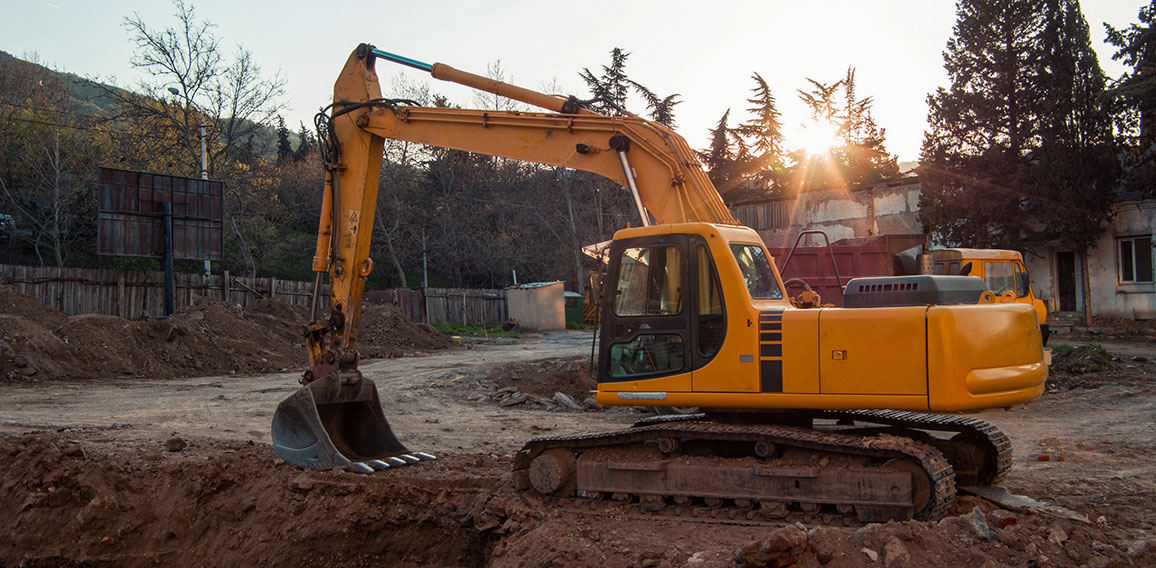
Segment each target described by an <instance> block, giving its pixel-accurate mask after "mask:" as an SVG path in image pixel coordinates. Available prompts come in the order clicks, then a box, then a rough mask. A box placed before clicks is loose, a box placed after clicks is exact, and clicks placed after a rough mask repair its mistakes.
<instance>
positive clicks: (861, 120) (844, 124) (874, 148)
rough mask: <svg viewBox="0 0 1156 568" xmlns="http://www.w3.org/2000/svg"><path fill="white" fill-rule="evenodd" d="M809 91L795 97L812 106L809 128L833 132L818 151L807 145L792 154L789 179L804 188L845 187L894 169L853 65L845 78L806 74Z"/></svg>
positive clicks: (896, 167) (886, 174) (894, 161)
mask: <svg viewBox="0 0 1156 568" xmlns="http://www.w3.org/2000/svg"><path fill="white" fill-rule="evenodd" d="M807 81H808V82H809V83H811V90H809V91H804V90H799V99H800V100H802V101H803V103H804V104H806V105H807V106H808V107H810V109H811V119H812V125H811V128H816V129H820V130H823V129H826V130H829V131H830V132H831V133H832V141H831V143H832V145H831V147H829V148H826V149H824V150H823V151H822V152H813V150H812V151H810V152H813V153H809V151H808V150H807V149H806V148H803V149H800V150H797V151H795V152H794V153H793V154H792V158H793V160H794V162H795V163H794V164H793V165H792V166H791V168H790V169H789V171H790V173H791V177H792V180H793V183H794V184H795V185H796V187H797V188H798V189H800V190H803V189H807V188H846V187H853V186H859V185H865V184H871V183H876V182H879V181H882V180H885V179H887V178H890V177H892V176H894V175H896V174H898V173H899V165H898V161H897V159H896V157H895V156H893V155H891V154H889V153H888V152H887V149H886V148H885V147H884V142H885V138H886V132H885V131H884V129H882V128H879V127H878V126H877V125H876V124H875V120H874V118H872V116H871V106H872V104H873V103H874V99H873V98H872V97H866V98H863V99H860V98H858V96H857V94H856V92H857V91H856V84H855V68H854V67H848V68H847V74H846V75H845V76H844V78H842V79H840V80H838V81H836V82H834V83H829V84H828V83H823V82H820V81H816V80H815V79H811V78H809V77H808V78H807Z"/></svg>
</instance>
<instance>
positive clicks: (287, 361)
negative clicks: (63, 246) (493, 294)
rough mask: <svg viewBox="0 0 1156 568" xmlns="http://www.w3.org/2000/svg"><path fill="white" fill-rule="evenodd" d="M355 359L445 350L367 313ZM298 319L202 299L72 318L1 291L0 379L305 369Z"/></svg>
mask: <svg viewBox="0 0 1156 568" xmlns="http://www.w3.org/2000/svg"><path fill="white" fill-rule="evenodd" d="M361 321H362V342H363V343H364V344H365V345H364V348H362V350H361V352H362V356H363V357H365V358H374V357H398V356H402V355H410V354H414V353H418V352H423V351H429V350H433V349H444V348H447V347H450V346H451V345H453V344H452V342H451V341H450V339H449V338H448V337H446V336H444V335H442V334H441V333H438V331H437V330H435V329H434V328H432V327H430V326H428V325H425V324H417V323H414V322H412V321H410V320H409V319H408V318H407V317H406V315H405V314H404V313H403V312H401V310H399V309H398V308H397V307H395V306H391V305H386V306H374V305H368V306H367V307H366V309H365V311H364V313H363V315H362V320H361ZM306 323H307V321H306V317H305V314H303V313H302V311H301V310H299V309H298V308H296V307H294V306H293V305H291V304H288V303H286V302H283V301H280V300H273V299H263V300H258V301H256V302H253V303H252V304H250V305H249V306H247V307H245V308H241V307H240V306H237V305H226V304H224V303H222V302H221V301H219V300H215V299H212V298H200V299H199V300H197V302H196V304H194V305H193V306H191V307H189V308H187V309H185V310H182V311H180V312H178V313H175V314H173V316H172V317H170V318H167V319H165V320H160V321H150V322H137V321H129V320H125V319H121V318H118V317H115V316H105V315H96V314H83V315H76V316H72V317H69V316H67V315H65V314H64V313H62V312H60V311H58V310H55V309H53V308H50V307H48V306H46V305H44V304H42V303H40V302H39V301H37V300H36V299H34V298H32V297H29V296H25V295H23V294H17V293H14V292H12V291H11V290H8V289H6V288H2V287H0V324H2V325H0V380H8V381H39V380H54V379H69V380H78V379H103V378H113V377H143V378H155V379H167V378H173V377H194V376H207V375H223V374H253V373H270V372H279V371H285V370H298V369H303V368H304V367H305V365H306V362H307V356H306V351H305V341H304V339H303V338H302V336H301V329H302V328H303V327H304V326H305V325H306Z"/></svg>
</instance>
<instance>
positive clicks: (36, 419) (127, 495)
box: [0, 289, 1156, 568]
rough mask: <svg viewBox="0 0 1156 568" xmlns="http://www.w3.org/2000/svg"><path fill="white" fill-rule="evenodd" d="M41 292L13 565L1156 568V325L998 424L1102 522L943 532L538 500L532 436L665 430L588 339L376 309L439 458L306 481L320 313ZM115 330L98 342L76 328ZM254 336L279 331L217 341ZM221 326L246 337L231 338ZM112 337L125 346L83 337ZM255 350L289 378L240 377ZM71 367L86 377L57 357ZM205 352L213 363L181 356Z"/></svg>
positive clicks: (377, 375)
mask: <svg viewBox="0 0 1156 568" xmlns="http://www.w3.org/2000/svg"><path fill="white" fill-rule="evenodd" d="M29 300H30V299H27V298H24V297H19V296H18V295H14V294H11V293H10V292H7V293H6V292H3V289H0V324H3V327H0V365H3V366H0V371H4V374H0V465H2V471H3V476H0V511H2V512H3V515H0V531H3V533H4V535H5V537H4V538H2V539H0V568H8V567H15V566H152V565H164V566H207V565H209V566H239V565H248V566H264V565H269V566H375V567H376V566H599V567H606V568H610V567H625V566H640V567H641V566H654V567H657V566H672V567H673V566H790V565H794V566H802V567H812V566H833V567H839V566H874V565H877V566H887V567H895V566H912V567H914V566H929V567H948V566H950V567H957V566H977V567H979V566H983V567H989V568H990V567H996V566H1156V550H1154V549H1156V513H1154V512H1153V511H1154V507H1153V505H1152V503H1153V501H1154V500H1156V429H1154V428H1153V425H1154V424H1156V363H1154V362H1153V359H1156V339H1154V338H1153V337H1151V336H1150V334H1148V333H1147V332H1142V333H1129V334H1126V335H1125V336H1122V337H1114V336H1111V335H1110V334H1107V335H1103V336H1093V337H1087V336H1085V337H1083V338H1082V339H1080V340H1078V341H1077V340H1074V339H1072V338H1071V337H1054V338H1053V340H1052V344H1053V346H1058V345H1059V344H1065V345H1069V346H1070V347H1067V348H1062V349H1057V352H1056V355H1057V372H1055V373H1054V374H1053V377H1052V378H1051V379H1050V380H1049V387H1048V391H1047V392H1046V393H1045V394H1044V396H1043V397H1041V398H1040V399H1039V400H1038V401H1036V402H1035V403H1033V404H1032V405H1030V406H1028V407H1027V408H1020V409H1016V410H1015V411H1011V412H1008V411H1003V410H999V411H989V412H984V413H982V414H980V415H979V417H981V418H983V419H985V420H988V421H990V422H992V423H994V424H995V425H997V426H998V427H1000V428H1002V429H1003V430H1004V431H1005V432H1007V433H1008V434H1009V435H1010V437H1011V439H1012V441H1013V444H1014V448H1015V452H1016V453H1015V461H1014V467H1013V470H1012V472H1011V474H1010V475H1009V477H1008V478H1007V479H1006V481H1005V482H1004V484H1003V485H1004V486H1005V487H1007V488H1008V489H1009V490H1010V491H1012V492H1013V493H1017V494H1022V495H1027V496H1031V497H1034V498H1036V499H1041V500H1046V501H1049V502H1052V503H1055V504H1057V505H1060V506H1062V507H1065V508H1067V509H1070V510H1072V511H1074V512H1076V513H1079V514H1080V515H1082V516H1084V517H1086V519H1087V521H1086V522H1085V521H1083V520H1079V519H1071V518H1065V517H1063V516H1057V515H1053V514H1046V513H1042V512H1030V511H1004V510H1003V509H1001V507H1000V506H999V505H996V504H994V503H991V502H988V501H984V500H982V499H980V498H978V497H974V496H961V498H960V499H959V500H958V502H957V505H956V507H955V509H954V511H953V512H952V514H951V515H950V516H949V517H948V518H946V519H944V520H941V521H937V522H918V521H910V522H903V523H896V522H891V523H887V524H875V525H868V526H864V527H842V526H840V527H827V526H821V525H811V526H805V525H796V524H787V525H785V526H766V525H761V526H748V525H744V524H731V523H730V522H718V521H713V520H707V521H705V522H700V521H697V520H693V521H688V520H671V519H664V518H662V517H645V516H640V515H636V514H632V513H629V512H622V513H617V512H615V511H613V510H611V512H610V513H606V514H600V515H597V516H596V515H590V514H576V513H569V512H560V511H555V510H551V509H547V508H544V507H542V506H540V505H537V504H535V503H531V502H527V501H525V500H524V499H523V498H522V497H521V496H520V495H518V494H517V492H516V491H515V490H514V486H513V480H512V474H511V472H510V469H511V460H512V457H513V455H514V454H515V452H516V451H517V450H518V448H519V447H521V445H522V444H523V443H524V442H525V441H526V440H527V439H529V438H532V437H536V436H553V435H564V434H576V433H583V432H599V431H607V430H613V429H618V428H623V427H626V426H628V425H629V424H630V423H632V422H633V421H635V420H637V419H639V418H641V417H644V416H647V414H645V413H644V411H642V410H640V409H637V408H596V407H594V406H593V405H592V404H591V403H590V402H589V401H585V396H586V391H587V390H588V389H589V388H590V387H591V386H592V384H593V383H592V382H591V381H590V379H589V376H588V375H589V373H588V371H587V360H588V358H589V355H590V339H591V337H590V333H589V332H553V333H544V334H538V335H530V336H527V337H525V338H524V339H522V340H521V341H519V342H517V343H508V342H507V343H503V344H499V343H497V342H486V341H481V342H470V341H468V340H467V341H466V342H465V344H464V345H458V344H456V343H451V342H449V341H448V340H443V339H442V338H438V337H435V336H433V335H429V332H430V330H429V329H427V328H426V327H424V326H418V325H415V324H412V322H408V321H406V320H404V317H403V316H402V317H401V318H400V319H399V318H398V313H395V311H396V310H394V311H391V310H390V309H389V308H390V307H385V308H376V309H377V310H378V311H379V312H382V313H384V314H385V315H387V316H389V317H385V316H382V315H381V314H379V316H380V317H379V318H378V320H379V321H380V322H384V323H380V326H383V327H381V329H379V331H381V332H382V333H385V334H386V335H387V336H388V337H389V339H387V338H386V337H384V336H383V337H378V343H381V344H386V345H384V346H379V347H377V348H375V350H376V351H377V353H376V356H380V357H386V358H380V359H371V360H368V361H366V362H364V363H363V365H362V369H363V371H364V372H365V375H366V376H367V377H369V378H371V379H373V380H374V381H375V382H376V383H377V385H378V387H379V389H380V392H381V398H382V403H383V405H384V407H385V411H386V415H387V416H388V417H389V419H390V421H391V423H392V426H393V429H394V430H395V431H396V432H397V434H398V436H399V438H401V440H402V441H403V442H404V443H406V444H407V445H408V446H409V447H410V448H411V449H413V450H415V451H426V452H429V453H432V454H436V455H437V456H438V460H436V461H433V462H428V463H423V464H420V465H416V466H410V467H403V468H397V469H392V470H387V471H384V472H378V473H376V474H372V475H360V474H354V473H347V472H342V471H304V470H300V469H297V468H294V467H292V466H289V465H286V464H284V463H283V462H281V461H280V460H279V459H277V457H276V455H275V454H274V452H273V450H272V446H271V443H270V439H269V423H270V419H271V417H272V413H273V410H274V409H275V408H276V405H277V403H278V402H279V401H280V400H281V399H283V398H285V397H286V396H288V395H289V394H290V393H292V392H293V390H294V389H295V388H296V387H297V379H298V377H299V374H300V370H301V368H302V367H303V366H304V355H303V349H302V350H301V351H300V353H301V354H300V355H293V354H292V353H291V352H290V351H289V349H290V348H292V349H298V348H299V347H301V346H300V345H298V344H297V339H295V338H294V337H293V336H291V335H290V334H288V333H282V332H285V330H287V329H289V327H291V326H292V325H295V324H296V323H297V322H296V320H297V319H298V318H299V317H300V316H299V315H294V313H293V312H292V310H290V309H288V308H287V307H286V306H276V305H272V306H269V305H266V306H264V307H261V308H258V309H254V310H250V311H244V310H240V309H238V308H235V307H233V308H230V307H228V306H223V305H213V304H211V303H209V304H203V305H200V306H199V307H198V308H195V309H193V310H189V311H186V312H184V313H182V314H178V315H177V316H174V318H171V319H170V320H168V321H164V322H125V321H123V320H116V318H106V317H105V316H73V317H72V318H69V317H67V316H64V315H63V314H59V313H58V312H56V313H55V314H53V313H52V310H50V309H49V308H44V307H43V306H39V307H38V306H36V305H34V304H33V303H31V302H30V301H29ZM282 308H284V309H282ZM198 310H199V311H200V312H201V313H200V314H199V315H198V314H197V313H196V312H197V311H198ZM221 310H224V311H221ZM371 311H372V309H371ZM77 318H80V319H81V321H80V322H79V323H78V322H77V321H76V320H77ZM94 318H96V319H97V320H99V321H97V322H96V323H99V324H100V325H98V326H96V327H95V329H96V332H97V335H95V336H91V337H90V336H85V335H84V334H83V333H81V332H78V331H75V330H76V329H80V328H81V327H83V326H81V325H80V324H84V325H86V326H87V325H91V324H92V323H93V322H88V321H84V320H93V319H94ZM214 318H218V319H216V320H214ZM205 320H213V321H212V325H211V326H210V325H208V324H205ZM250 325H252V326H257V327H254V328H253V329H258V328H260V326H267V327H269V326H271V328H275V329H280V330H281V332H277V333H273V332H270V333H266V334H265V335H263V336H261V335H258V336H256V337H254V336H253V333H251V332H247V335H246V333H240V332H231V331H228V330H222V329H220V328H219V327H216V326H226V327H230V328H232V329H234V330H241V331H245V330H247V329H249V328H247V327H245V326H250ZM150 326H151V327H150ZM166 326H167V327H166ZM173 329H177V330H178V331H171V330H173ZM387 332H388V333H387ZM68 333H72V335H71V336H69V335H67V334H68ZM214 333H220V334H224V335H229V334H230V333H231V334H232V335H235V336H236V337H232V336H230V339H229V341H230V342H231V343H228V344H216V343H213V341H215V339H214V338H213V337H212V334H214ZM117 334H122V335H129V336H130V337H132V338H133V339H132V340H133V341H134V342H135V344H134V346H129V347H128V349H130V350H131V349H135V350H136V351H138V352H144V354H139V353H138V355H136V359H134V360H136V361H141V362H146V363H148V365H147V366H145V367H141V368H140V369H136V370H134V368H133V367H132V366H131V365H127V364H123V362H121V363H117V364H116V365H111V366H110V364H109V363H108V362H106V361H104V360H103V359H100V358H99V357H97V355H95V354H93V353H96V351H93V352H92V353H89V352H83V351H77V352H75V353H74V352H71V351H67V350H62V349H61V348H60V346H59V345H57V344H56V343H63V344H64V345H65V346H66V347H68V349H72V348H73V347H77V348H85V349H87V348H91V349H94V350H98V351H112V350H114V349H121V347H119V344H117V343H116V341H117V340H116V339H115V336H116V335H117ZM182 334H183V335H182ZM202 335H203V336H204V337H201V336H202ZM410 336H414V337H417V338H419V339H421V341H417V340H413V339H410ZM62 337H68V338H69V341H68V342H64V341H62V340H61V338H62ZM1089 339H1091V340H1094V342H1093V343H1088V340H1089ZM202 340H203V342H204V344H203V347H204V349H205V350H204V351H198V350H197V348H196V346H195V345H193V344H196V345H201V344H200V343H198V342H201V341H202ZM91 341H99V342H103V344H104V345H107V346H108V347H107V348H106V349H102V348H101V347H100V346H99V345H98V346H96V347H92V346H90V345H80V346H77V344H78V343H80V344H84V343H86V342H91ZM54 342H56V343H54ZM182 342H187V343H189V344H190V345H193V347H189V346H188V345H184V344H183V343H182ZM423 342H424V343H423ZM419 343H420V345H419ZM262 344H268V345H266V346H263V347H262V346H260V345H262ZM254 345H258V346H256V347H255V346H254ZM1101 346H1102V348H1103V349H1100V347H1101ZM182 349H184V350H185V351H181V350H182ZM282 349H284V350H285V351H284V353H282V352H281V350H282ZM214 350H220V351H221V352H220V354H219V355H218V356H217V357H215V358H214V357H212V356H211V354H212V353H213V352H214ZM262 350H264V351H266V352H265V353H264V354H263V355H261V351H262ZM77 353H80V355H78V354H77ZM117 353H120V354H119V355H116V356H115V357H114V359H115V358H116V357H120V358H123V357H125V356H126V355H124V353H122V352H120V351H117ZM255 354H256V355H260V356H259V357H258V359H260V358H261V357H263V358H264V359H265V360H266V363H265V364H266V365H267V366H268V368H265V369H256V368H254V367H253V365H255V363H254V362H253V361H248V362H245V361H241V360H240V359H237V360H236V361H234V362H230V361H232V359H230V358H231V357H234V358H235V357H253V356H254V355H255ZM178 355H179V357H178ZM53 356H57V357H63V358H66V360H65V364H64V365H62V364H61V361H49V360H43V359H44V358H48V357H53ZM282 356H283V357H282ZM189 357H192V358H194V359H197V365H192V364H184V363H181V361H189V359H188V358H189ZM245 365H249V366H248V367H246V366H245ZM198 366H199V367H200V368H201V369H211V370H212V371H213V372H211V373H205V372H202V371H199V370H198ZM29 369H35V371H29ZM93 369H96V370H99V371H100V372H99V373H97V372H93V371H92V370H93ZM109 369H112V370H111V371H109ZM281 369H285V370H284V371H283V372H282V371H281ZM556 393H561V395H558V394H556Z"/></svg>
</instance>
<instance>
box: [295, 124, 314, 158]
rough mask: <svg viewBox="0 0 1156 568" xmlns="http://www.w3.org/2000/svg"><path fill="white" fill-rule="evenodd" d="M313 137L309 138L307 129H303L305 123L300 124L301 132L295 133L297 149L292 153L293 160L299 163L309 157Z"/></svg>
mask: <svg viewBox="0 0 1156 568" xmlns="http://www.w3.org/2000/svg"><path fill="white" fill-rule="evenodd" d="M314 143H315V142H314V139H313V136H310V134H309V129H308V128H306V127H305V123H304V122H302V123H301V130H298V131H297V149H296V150H294V152H293V158H294V159H295V160H297V161H298V162H300V161H301V160H304V159H305V158H306V157H307V156H309V151H310V150H312V149H313V144H314Z"/></svg>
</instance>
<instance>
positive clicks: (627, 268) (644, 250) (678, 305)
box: [598, 235, 693, 391]
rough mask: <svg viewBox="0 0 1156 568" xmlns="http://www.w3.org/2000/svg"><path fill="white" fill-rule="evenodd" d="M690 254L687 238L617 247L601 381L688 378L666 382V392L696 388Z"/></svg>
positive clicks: (605, 312) (606, 303)
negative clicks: (692, 367) (692, 370)
mask: <svg viewBox="0 0 1156 568" xmlns="http://www.w3.org/2000/svg"><path fill="white" fill-rule="evenodd" d="M687 254H688V240H687V236H686V235H658V236H653V237H640V238H635V239H625V240H622V241H618V242H615V243H614V244H613V246H612V247H611V261H610V266H609V267H608V271H607V278H606V288H605V291H604V293H603V300H602V302H603V303H602V306H603V307H602V325H601V345H600V348H599V358H598V382H599V383H621V382H627V381H640V380H647V379H656V378H660V377H671V376H676V375H682V374H685V381H678V382H674V383H671V382H666V383H664V388H663V390H686V391H689V390H690V374H689V373H690V365H691V357H692V354H691V338H690V333H689V331H690V321H691V310H692V305H691V304H692V302H693V300H692V298H693V295H692V294H691V292H690V288H689V285H690V274H689V263H688V258H687ZM683 383H685V384H683ZM672 387H673V388H672ZM610 388H611V389H613V388H614V387H613V386H611V387H610Z"/></svg>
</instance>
